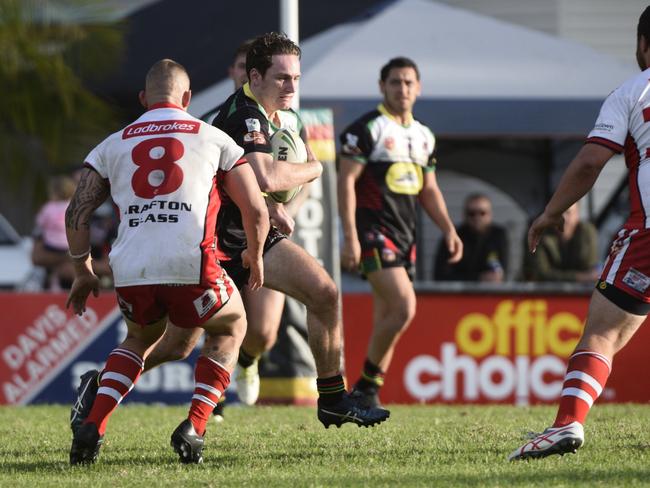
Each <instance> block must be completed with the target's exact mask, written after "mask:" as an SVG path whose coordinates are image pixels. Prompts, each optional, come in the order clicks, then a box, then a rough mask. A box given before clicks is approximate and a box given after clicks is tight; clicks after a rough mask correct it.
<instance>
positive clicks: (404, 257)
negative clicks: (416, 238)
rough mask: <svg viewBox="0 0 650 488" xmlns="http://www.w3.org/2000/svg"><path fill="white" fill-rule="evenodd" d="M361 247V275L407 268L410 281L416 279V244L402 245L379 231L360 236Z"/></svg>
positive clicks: (363, 233) (367, 232)
mask: <svg viewBox="0 0 650 488" xmlns="http://www.w3.org/2000/svg"><path fill="white" fill-rule="evenodd" d="M359 244H360V245H361V263H360V265H359V266H360V268H361V274H363V275H364V276H367V275H368V273H371V272H373V271H378V270H380V269H384V268H401V267H403V268H405V269H406V273H407V274H408V276H409V279H410V280H411V281H413V279H414V278H415V243H412V244H410V245H408V246H404V245H400V244H399V243H397V240H396V239H391V238H390V237H389V236H387V235H384V234H382V233H380V232H378V231H365V232H361V233H360V234H359Z"/></svg>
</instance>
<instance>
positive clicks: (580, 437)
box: [508, 422, 585, 461]
mask: <svg viewBox="0 0 650 488" xmlns="http://www.w3.org/2000/svg"><path fill="white" fill-rule="evenodd" d="M584 443H585V432H584V429H583V428H582V424H581V423H580V422H571V423H570V424H568V425H563V426H562V427H549V428H548V429H546V430H545V431H544V432H542V433H541V434H536V436H535V437H534V438H533V439H531V440H530V441H528V442H527V443H526V444H524V445H523V446H521V447H520V448H519V449H517V450H516V451H513V452H512V454H510V456H508V460H509V461H517V460H519V459H537V458H543V457H546V456H550V455H551V454H559V455H560V456H562V455H564V454H566V453H568V452H571V453H575V452H576V450H577V449H578V448H579V447H580V446H582V445H583V444H584Z"/></svg>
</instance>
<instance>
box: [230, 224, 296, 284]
mask: <svg viewBox="0 0 650 488" xmlns="http://www.w3.org/2000/svg"><path fill="white" fill-rule="evenodd" d="M286 238H287V236H286V235H284V234H283V233H282V232H280V231H279V230H278V229H277V228H275V227H271V229H270V230H269V233H268V235H267V236H266V240H265V241H264V250H263V253H264V254H266V253H267V252H268V250H269V249H271V248H272V247H273V246H275V245H276V244H277V243H278V242H280V241H281V240H282V239H286ZM219 264H220V265H221V267H222V268H223V269H225V270H226V272H227V273H228V276H230V278H232V280H233V281H234V282H235V286H237V288H238V289H240V290H241V289H242V288H243V287H244V285H245V284H246V283H248V278H249V276H250V270H248V269H247V268H244V266H243V265H242V260H241V253H240V254H237V255H236V256H233V259H229V260H223V259H222V260H220V261H219Z"/></svg>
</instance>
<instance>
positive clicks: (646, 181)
mask: <svg viewBox="0 0 650 488" xmlns="http://www.w3.org/2000/svg"><path fill="white" fill-rule="evenodd" d="M636 57H637V61H638V63H639V67H640V68H641V70H642V72H641V73H640V74H638V75H636V76H633V77H632V78H630V79H629V80H627V81H626V82H625V83H623V84H622V85H621V86H619V87H618V88H616V90H614V91H613V92H612V93H610V94H609V96H608V97H607V99H606V100H605V102H604V103H603V105H602V108H601V110H600V114H599V115H598V119H597V120H596V124H595V126H594V129H593V130H592V131H591V132H590V133H589V136H588V137H587V140H586V143H585V145H584V146H583V147H582V149H581V150H580V151H579V152H578V154H577V155H576V157H575V158H574V159H573V161H571V163H570V164H569V166H568V168H567V169H566V171H565V173H564V175H563V176H562V179H561V180H560V183H559V184H558V187H557V189H556V191H555V193H554V194H553V196H552V197H551V199H550V201H549V202H548V204H547V205H546V208H545V209H544V212H543V213H542V214H541V215H540V216H539V217H538V218H537V219H536V220H535V221H534V222H533V224H532V225H531V227H530V230H529V231H528V247H529V249H530V251H531V252H535V248H536V246H537V243H538V242H539V240H540V236H541V235H542V233H543V232H544V231H545V230H546V229H552V228H559V229H561V228H562V225H563V218H562V214H563V213H564V212H565V211H566V210H567V209H568V208H569V207H571V206H572V205H573V204H574V203H575V202H577V201H578V200H580V198H582V197H583V196H584V195H585V194H586V193H587V192H588V191H589V190H590V189H591V188H592V187H593V185H594V183H595V182H596V179H597V178H598V175H599V174H600V172H601V170H602V169H603V167H604V166H605V164H606V163H607V161H609V159H610V158H611V157H612V156H613V155H614V154H619V153H624V154H625V164H626V166H627V169H628V172H629V194H630V214H629V216H628V218H627V220H626V222H625V224H624V225H623V227H622V228H621V230H620V231H619V232H618V234H617V236H616V237H615V239H614V242H613V243H612V246H611V248H610V252H609V256H608V257H607V261H606V262H605V266H604V268H603V272H602V274H601V275H600V278H599V280H598V282H597V284H596V288H595V290H594V292H593V294H592V296H591V301H590V303H589V312H588V314H587V322H586V324H585V329H584V331H583V334H582V337H581V338H580V340H579V342H578V344H577V346H576V348H575V350H574V352H573V354H572V355H571V356H570V357H569V362H568V365H567V372H566V375H565V377H564V383H563V385H562V394H561V398H560V404H559V408H558V412H557V415H556V417H555V421H554V422H553V424H552V425H551V426H550V427H549V428H547V429H546V430H544V432H542V433H541V434H537V435H534V436H532V439H531V440H530V441H529V442H526V443H525V444H524V445H522V446H521V447H519V448H518V449H516V450H515V451H513V452H512V453H511V454H510V456H509V459H510V460H511V461H514V460H518V459H528V458H542V457H546V456H548V455H551V454H564V453H567V452H576V450H577V449H578V448H579V447H581V446H582V445H583V444H584V428H583V425H584V423H585V420H586V418H587V414H588V413H589V410H590V409H591V406H592V405H593V403H594V402H595V401H596V399H597V398H598V397H599V396H600V394H601V392H602V391H603V389H604V388H605V384H606V383H607V378H608V377H609V374H610V373H611V369H612V360H613V358H614V356H615V355H616V353H617V352H619V351H620V350H621V349H622V348H623V347H624V346H625V344H627V342H628V341H629V340H630V339H631V338H632V336H633V335H634V333H635V332H636V331H637V330H638V328H639V327H640V326H641V324H642V323H643V322H644V321H645V319H646V316H647V314H648V312H650V89H649V88H650V69H648V66H649V65H650V7H648V8H646V9H645V11H644V12H643V13H642V14H641V17H640V18H639V24H638V28H637V51H636Z"/></svg>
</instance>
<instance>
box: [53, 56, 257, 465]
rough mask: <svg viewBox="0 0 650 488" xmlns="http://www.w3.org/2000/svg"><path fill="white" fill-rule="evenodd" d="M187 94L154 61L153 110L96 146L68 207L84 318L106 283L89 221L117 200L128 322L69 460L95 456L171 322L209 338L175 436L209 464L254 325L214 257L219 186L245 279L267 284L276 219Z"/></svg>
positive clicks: (120, 288)
mask: <svg viewBox="0 0 650 488" xmlns="http://www.w3.org/2000/svg"><path fill="white" fill-rule="evenodd" d="M190 98H191V91H190V80H189V77H188V75H187V72H186V71H185V69H184V68H183V67H182V66H181V65H179V64H178V63H176V62H174V61H172V60H169V59H164V60H161V61H158V62H157V63H155V64H154V65H153V66H152V67H151V69H150V70H149V72H148V73H147V76H146V84H145V90H144V91H143V92H141V93H140V100H141V102H142V104H143V105H144V106H145V107H146V108H147V112H146V113H145V114H144V115H142V116H141V117H140V118H139V119H137V120H136V121H135V122H133V123H132V124H130V125H129V126H127V127H126V128H125V129H124V130H122V131H120V132H116V133H114V134H112V135H111V136H109V137H108V138H107V139H105V140H104V141H103V142H102V143H101V144H99V145H98V146H97V147H96V148H95V149H93V150H92V151H91V152H90V154H89V155H88V156H87V158H86V160H85V165H86V166H87V169H84V172H83V174H82V175H81V179H80V182H79V185H78V188H77V191H76V193H75V195H74V197H73V199H72V201H71V203H70V205H69V207H68V210H67V212H66V228H67V234H68V242H69V248H70V254H71V257H72V259H73V261H74V265H75V281H74V283H73V285H72V289H71V291H70V296H69V298H68V303H67V305H68V306H70V305H71V306H72V307H73V309H74V311H75V312H76V313H78V314H81V313H83V311H84V310H85V306H86V300H87V298H88V296H89V294H90V293H91V292H93V293H95V294H97V290H98V283H99V281H98V279H97V277H96V276H95V275H94V274H93V271H92V266H91V261H92V260H91V257H90V255H89V231H88V221H89V219H90V216H91V214H92V212H93V210H95V208H97V207H98V206H99V205H100V204H101V203H102V202H103V201H104V200H105V199H106V198H107V197H108V196H109V194H110V196H111V197H112V199H113V201H114V202H115V205H116V206H117V210H118V211H119V214H120V225H119V229H118V236H117V239H116V241H115V243H114V244H113V248H112V250H111V253H110V264H111V268H112V270H113V276H114V279H115V287H116V293H117V300H118V303H119V306H120V309H121V310H122V314H123V316H124V321H125V322H126V324H127V328H128V334H127V338H126V339H125V340H124V341H123V342H122V343H121V344H120V345H119V346H117V347H116V348H115V349H114V350H113V351H112V352H111V353H110V354H109V356H108V358H107V362H106V366H105V367H104V370H103V371H102V374H101V377H100V378H99V385H98V386H99V388H98V389H97V391H96V397H95V398H94V402H93V403H92V408H91V409H90V411H89V412H86V415H85V416H84V418H83V422H82V423H81V425H77V426H76V429H75V431H74V436H73V440H72V447H71V449H70V463H71V464H87V463H92V462H94V461H95V460H96V458H97V456H98V454H99V449H100V447H101V444H102V442H103V438H104V432H105V429H106V423H107V421H108V419H109V417H110V415H111V413H112V412H113V411H114V410H115V408H116V407H117V406H118V405H119V403H120V402H121V401H122V399H123V398H124V397H125V396H126V395H127V394H128V392H129V391H130V390H131V389H132V388H133V386H134V384H135V383H136V381H137V379H138V377H139V376H140V374H141V372H142V368H143V365H144V360H145V359H146V357H147V355H148V354H149V352H150V351H151V349H152V348H153V346H154V345H155V343H156V342H157V341H158V339H160V337H161V336H162V335H163V333H164V332H165V328H166V327H167V328H171V329H175V328H176V329H180V330H192V329H194V328H196V327H201V328H202V329H204V330H205V333H206V340H205V344H204V346H203V349H202V351H201V355H200V356H199V358H198V360H197V363H196V369H195V390H194V395H193V396H192V404H191V406H190V409H189V414H188V418H187V419H186V420H184V421H183V422H181V424H180V425H179V426H178V427H177V428H176V430H174V432H173V433H172V437H171V443H172V446H173V448H174V450H175V451H176V452H177V453H178V454H179V456H180V460H181V461H182V462H184V463H198V462H201V461H202V450H203V437H204V434H205V428H206V423H207V421H208V419H209V417H210V413H211V412H212V410H213V408H214V407H215V405H216V403H217V402H218V400H219V397H220V396H221V395H222V393H223V391H224V390H225V389H226V387H227V386H228V384H229V382H230V374H231V372H232V370H233V368H234V366H235V363H236V360H237V351H238V349H239V346H240V344H241V341H242V339H243V337H244V334H245V332H246V319H245V313H244V309H243V304H242V301H241V297H240V295H239V293H238V291H237V288H236V287H235V286H234V284H233V282H232V280H231V279H230V277H229V276H228V275H227V274H226V273H225V271H224V270H223V269H222V268H221V266H220V265H219V262H218V260H217V256H216V247H215V227H216V219H217V213H218V211H219V207H220V205H221V200H222V197H223V194H222V190H225V191H227V192H228V195H229V198H230V199H231V200H232V201H234V202H235V203H236V204H237V205H238V206H239V209H240V211H241V213H242V217H243V226H244V229H245V233H246V238H247V243H248V247H247V249H246V250H244V252H243V255H242V261H243V263H244V266H246V267H247V268H248V270H249V271H250V278H249V281H248V285H249V286H250V287H251V288H252V289H257V288H259V287H261V286H262V284H263V273H264V268H263V262H262V245H263V242H264V238H265V237H266V235H267V233H268V229H269V217H268V212H267V210H266V205H265V203H264V200H263V198H262V196H261V193H260V188H259V185H258V184H257V181H256V179H255V175H254V173H253V171H252V169H251V167H250V165H249V164H247V162H246V160H245V159H244V158H243V157H242V154H243V151H242V149H241V148H240V147H239V146H237V144H235V142H234V141H233V140H232V139H231V138H230V137H229V136H227V135H226V134H224V133H223V132H222V131H220V130H218V129H217V128H215V127H213V126H211V125H208V124H206V123H204V122H202V121H201V120H199V119H196V118H194V117H192V116H190V115H189V114H188V113H187V112H186V109H187V107H188V105H189V103H190Z"/></svg>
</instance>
